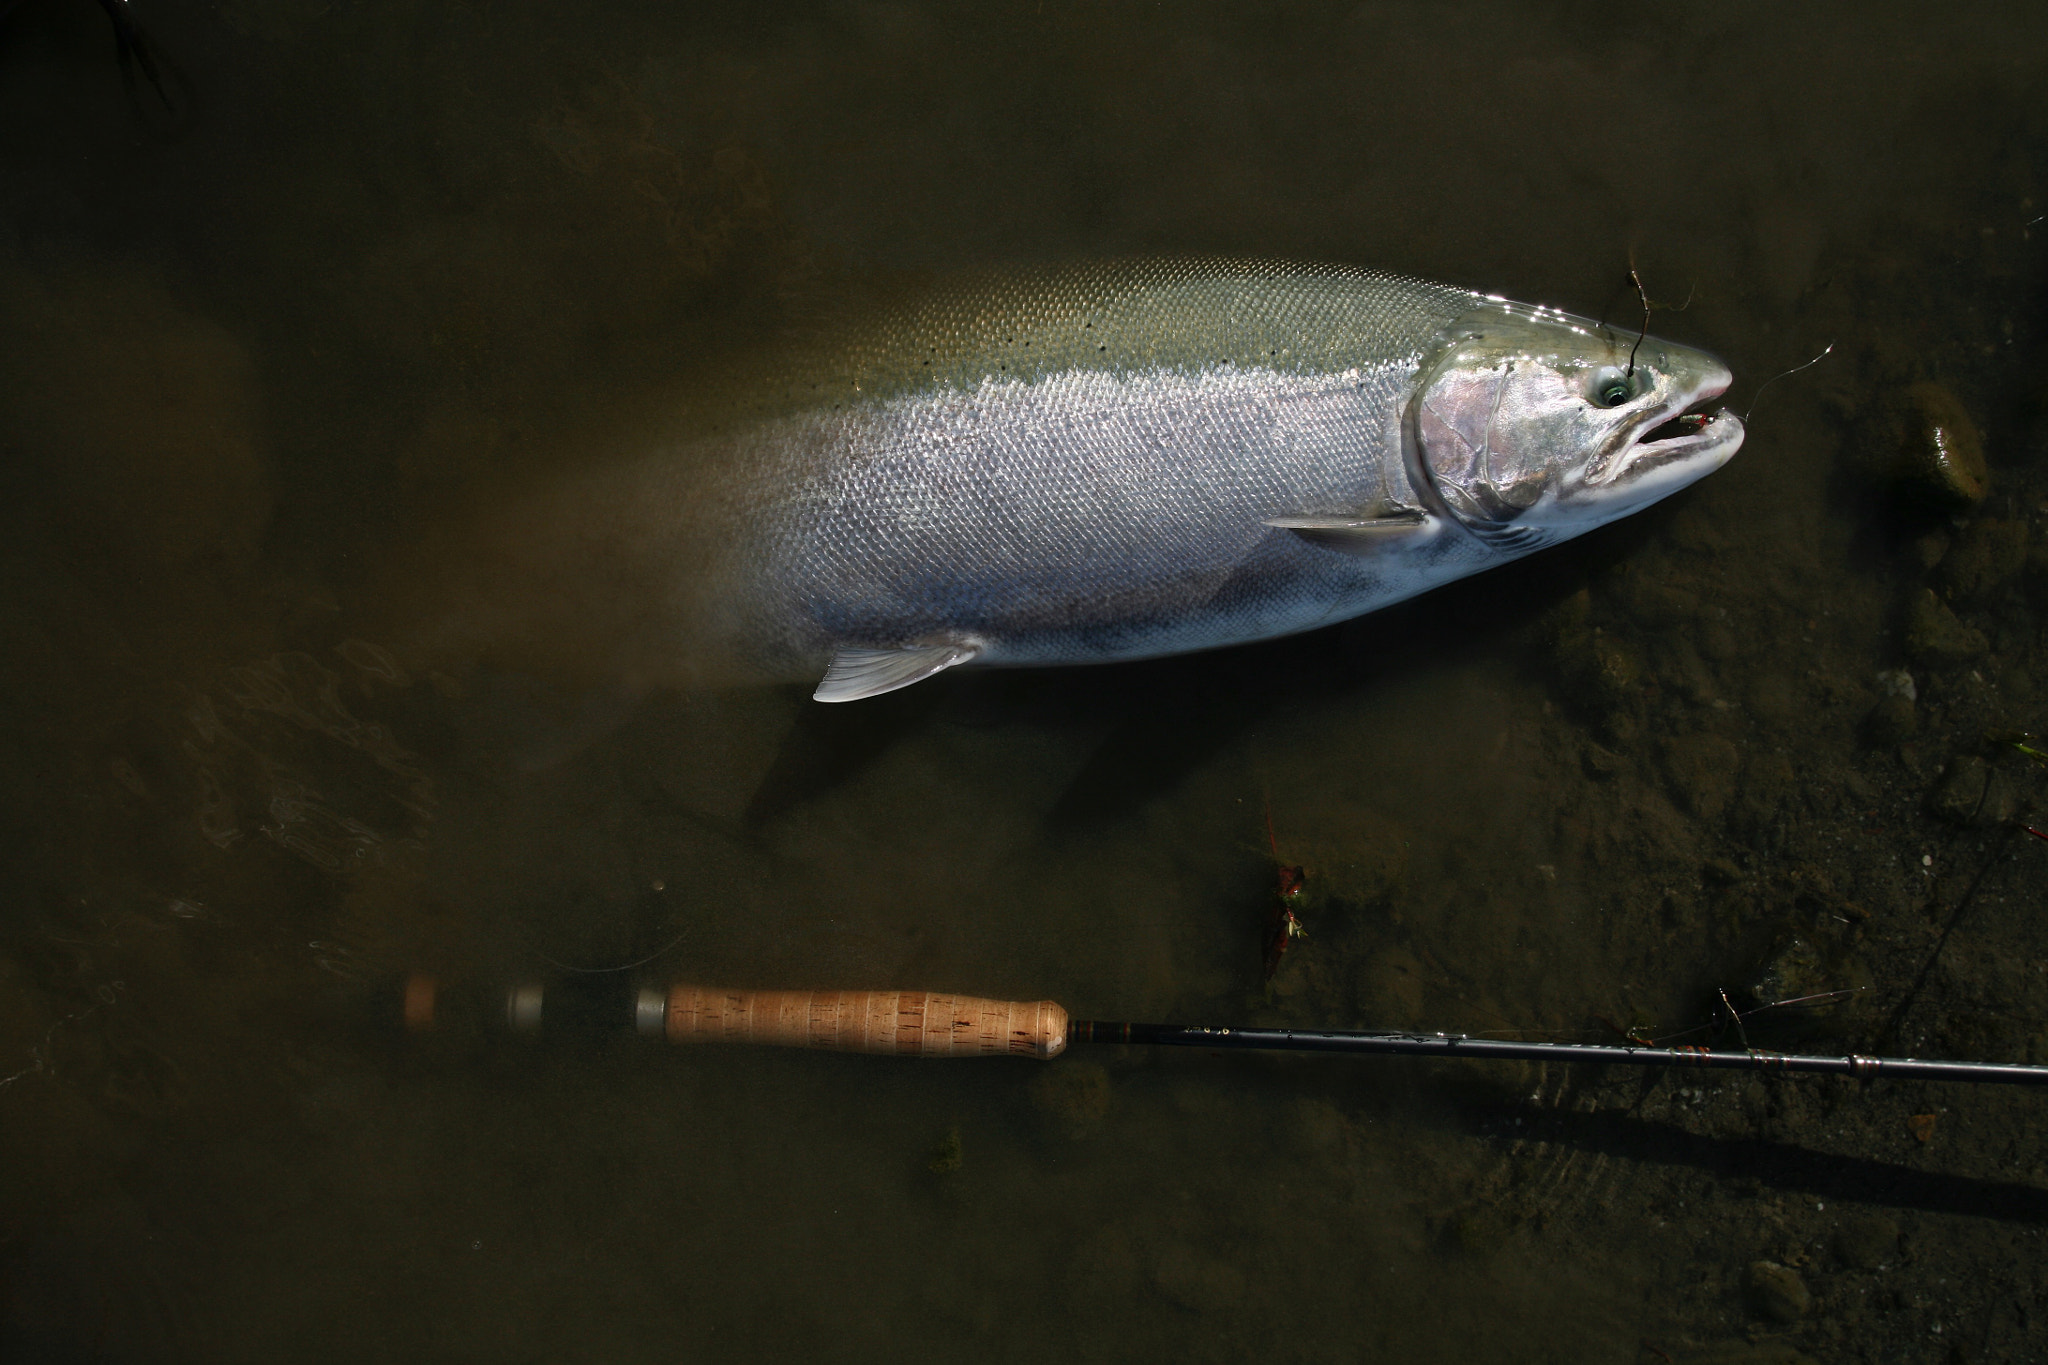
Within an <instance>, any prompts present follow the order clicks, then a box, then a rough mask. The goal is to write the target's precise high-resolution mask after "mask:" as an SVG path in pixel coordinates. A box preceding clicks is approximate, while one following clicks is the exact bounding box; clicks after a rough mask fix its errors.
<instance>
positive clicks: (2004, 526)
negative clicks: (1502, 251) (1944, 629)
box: [1935, 517, 2027, 602]
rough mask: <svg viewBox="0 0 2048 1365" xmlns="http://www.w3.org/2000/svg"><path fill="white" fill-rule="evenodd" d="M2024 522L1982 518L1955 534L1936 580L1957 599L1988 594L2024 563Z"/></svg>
mask: <svg viewBox="0 0 2048 1365" xmlns="http://www.w3.org/2000/svg"><path fill="white" fill-rule="evenodd" d="M2026 562H2027V524H2026V523H2025V522H2024V521H2007V520H2004V519H2003V518H1999V517H1985V518H1983V519H1982V520H1981V521H1977V522H1975V523H1973V524H1972V525H1971V526H1970V528H1969V529H1968V530H1966V531H1964V532H1963V533H1962V534H1961V535H1959V536H1957V537H1956V539H1955V543H1954V544H1953V545H1951V546H1949V548H1948V553H1947V554H1945V555H1943V556H1942V557H1941V565H1940V567H1939V568H1938V569H1936V571H1935V579H1936V581H1937V582H1938V583H1940V585H1941V586H1942V588H1943V589H1945V590H1946V591H1947V592H1948V594H1949V596H1950V598H1951V599H1952V600H1954V601H1957V602H1978V601H1982V600H1983V599H1985V598H1987V597H1989V596H1991V595H1992V594H1993V593H1995V592H1997V591H1998V589H2000V588H2002V587H2004V586H2005V585H2006V584H2007V583H2008V582H2010V581H2011V580H2012V578H2013V577H2014V575H2016V574H2018V573H2019V571H2020V570H2021V569H2022V568H2024V567H2025V566H2026Z"/></svg>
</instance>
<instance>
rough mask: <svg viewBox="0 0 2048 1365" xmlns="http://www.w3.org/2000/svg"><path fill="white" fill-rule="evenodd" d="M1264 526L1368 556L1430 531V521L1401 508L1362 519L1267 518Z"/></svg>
mask: <svg viewBox="0 0 2048 1365" xmlns="http://www.w3.org/2000/svg"><path fill="white" fill-rule="evenodd" d="M1265 524H1266V525H1268V526H1271V527H1274V528H1276V529H1278V530H1282V531H1292V532H1294V534H1296V535H1298V536H1300V537H1301V538H1302V539H1303V540H1305V541H1308V542H1309V543H1310V544H1311V545H1318V546H1321V547H1322V548H1323V549H1326V550H1338V551H1341V552H1343V553H1344V554H1353V555H1368V554H1372V553H1373V552H1375V551H1377V550H1379V549H1382V548H1384V547H1385V546H1387V545H1390V544H1392V543H1394V542H1395V541H1397V540H1400V539H1403V538H1404V537H1407V536H1412V535H1415V534H1417V533H1418V532H1421V531H1425V530H1427V529H1429V526H1430V518H1429V515H1428V514H1427V513H1425V512H1422V511H1419V510H1417V509H1415V508H1412V507H1402V508H1395V509H1390V510H1387V511H1383V512H1376V513H1369V514H1366V515H1362V516H1328V517H1325V516H1316V517H1267V518H1266V519H1265Z"/></svg>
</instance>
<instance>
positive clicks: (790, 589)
mask: <svg viewBox="0 0 2048 1365" xmlns="http://www.w3.org/2000/svg"><path fill="white" fill-rule="evenodd" d="M1635 342H1636V337H1635V335H1634V334H1633V332H1616V331H1614V330H1612V329H1609V328H1605V327H1602V326H1599V325H1596V324H1594V323H1592V322H1589V321H1587V320H1585V319H1583V318H1577V317H1572V316H1570V315H1567V314H1564V313H1560V312H1557V311H1555V310H1552V309H1547V308H1540V307H1530V306H1527V305H1523V304H1518V303H1512V302H1509V301H1507V300H1504V299H1500V298H1497V297H1494V296H1490V295H1480V294H1475V293H1471V292H1469V291H1466V290H1461V289H1452V288H1447V287H1444V286H1441V285H1434V284H1427V283H1423V282H1421V281H1417V280H1410V279H1404V278H1400V277H1397V276H1392V275H1384V274H1379V273H1375V272H1371V271H1364V270H1354V269H1345V268H1341V267H1325V266H1303V265H1292V264H1282V263H1270V262H1259V261H1235V260H1162V261H1140V262H1129V263H1117V264H1105V265H1099V266H1086V267H1075V268H1068V269H1064V270H1056V271H1048V272H1043V273H1038V274H1018V275H1006V276H998V277H994V278H989V279H985V280H982V281H979V282H975V283H968V284H961V285H956V286H954V287H952V288H950V289H947V290H941V291H939V292H936V293H934V294H932V295H931V296H929V297H927V298H925V299H923V300H922V301H920V302H918V303H916V304H914V305H911V306H909V307H906V308H903V309H901V310H899V311H897V312H895V313H893V314H890V315H888V316H886V317H884V318H882V319H881V320H879V321H877V322H874V323H871V324H869V325H868V326H867V327H866V328H864V329H861V330H860V331H858V332H857V333H856V334H855V335H854V336H853V338H852V339H851V340H850V341H845V342H842V343H841V346H840V349H839V350H838V352H837V355H836V356H835V357H833V361H828V362H827V363H826V364H825V365H824V366H821V367H819V368H818V369H815V370H813V371H812V375H811V382H810V383H809V385H808V388H807V391H805V392H803V393H802V394H801V395H800V399H801V401H795V402H792V403H791V404H790V408H789V410H787V411H784V412H781V413H778V414H776V415H773V416H770V417H767V418H765V419H764V420H759V421H758V422H756V423H755V424H754V425H752V426H751V427H750V428H749V429H747V430H745V431H744V432H743V433H741V434H738V435H737V436H734V437H731V438H728V439H730V440H732V441H733V442H734V444H735V445H736V447H737V449H736V450H735V451H734V452H732V453H733V454H734V455H736V456H737V461H736V464H737V467H743V468H747V469H749V470H751V471H754V473H755V475H756V477H755V478H753V479H752V480H750V481H749V485H750V486H749V488H748V490H747V492H746V494H745V495H744V496H745V501H746V503H747V506H746V507H745V509H744V511H745V515H744V516H743V518H742V521H743V522H744V524H745V525H746V526H747V527H748V528H749V529H748V531H747V532H746V533H745V534H744V535H743V536H742V537H741V538H740V540H739V541H738V542H737V544H736V546H735V552H734V553H733V555H732V557H731V560H730V562H729V563H728V565H727V566H726V571H725V575H724V577H723V581H722V590H723V593H724V594H725V596H724V601H725V602H726V603H727V604H728V610H729V611H730V613H731V617H730V620H731V625H732V627H733V628H734V629H735V630H736V631H737V635H738V639H739V641H740V643H741V647H742V648H744V649H746V650H747V651H749V652H751V654H752V655H753V657H754V659H755V661H756V663H757V664H758V666H759V667H760V668H761V669H762V670H764V671H765V672H768V673H771V674H774V675H776V676H782V677H787V678H792V679H794V678H804V677H808V678H816V677H818V676H819V675H820V674H821V673H822V675H823V680H822V682H820V683H819V684H818V687H817V691H816V693H815V695H816V697H817V699H818V700H820V701H833V702H838V701H852V700H856V699H858V698H862V697H871V696H874V695H877V694H879V693H883V692H888V691H891V690H893V689H895V688H899V687H904V686H907V685H909V684H911V683H914V682H917V681H919V680H920V679H923V678H928V677H930V676H932V675H933V674H935V673H938V672H940V671H942V670H944V669H947V668H953V667H959V666H962V665H966V664H977V665H1044V664H1080V663H1097V662H1106V661H1111V660H1124V659H1140V658H1147V657H1153V656H1158V655H1166V654H1176V653H1182V652H1185V651H1190V650H1199V649H1209V648H1213V647H1216V646H1219V645H1228V644H1235V643H1239V642H1243V641H1250V640H1259V639H1265V638H1268V637H1272V636H1278V635H1286V634H1290V633H1293V632H1297V631H1304V630H1310V629H1313V628H1315V627H1317V626H1321V625H1325V624H1328V623H1331V622H1335V621H1342V620H1345V619H1347V618H1349V617H1353V616H1357V615H1359V614H1361V613H1364V612H1368V611H1372V610H1374V609H1376V608H1379V607H1383V606H1386V605H1388V604H1389V603H1393V602H1398V601H1400V600H1402V599H1404V598H1407V597H1412V596H1414V595H1415V594H1417V593H1420V592H1424V591H1426V590H1428V589H1430V588H1433V587H1436V586H1438V585H1440V584H1443V583H1446V582H1449V581H1451V580H1453V579H1457V578H1462V577H1464V576H1466V575H1468V574H1473V573H1477V572H1479V571H1481V570H1484V569H1487V568H1491V567H1493V566H1495V565H1498V564H1502V563H1506V562H1508V561H1510V560H1513V559H1515V558H1518V557H1519V556H1522V555H1525V554H1527V553H1529V552H1530V551H1532V550H1535V549H1538V548H1540V547H1542V546H1544V545H1548V544H1552V543H1555V542H1556V541H1559V540H1562V539H1565V538H1567V537H1570V536H1574V535H1578V534H1580V533H1581V532H1583V531H1586V530H1589V529H1591V528H1593V527H1595V526H1598V525H1600V524H1602V523H1604V522H1608V521H1612V520H1614V519H1616V518H1618V517H1622V516H1626V515H1628V514H1629V513H1631V512H1634V511H1637V510H1638V509H1640V508H1642V507H1644V506H1647V505H1648V504H1649V503H1652V502H1654V501H1656V500H1657V499H1659V498H1662V497H1664V496H1666V495H1667V494H1670V493H1672V492H1675V491H1677V490H1678V489H1680V488H1682V487H1684V486H1685V485H1687V484H1689V483H1691V482H1692V481H1694V480H1695V479H1698V478H1699V477H1701V476H1702V475H1704V474H1706V473H1708V472H1710V471H1712V470H1713V469H1715V468H1718V467H1719V466H1720V465H1721V464H1722V463H1724V462H1725V461H1726V460H1727V459H1728V458H1729V457H1730V456H1732V455H1733V454H1734V453H1735V451H1736V449H1737V447H1739V446H1740V445H1741V443H1742V437H1743V429H1742V424H1741V422H1740V420H1739V419H1738V418H1736V417H1735V416H1734V415H1733V414H1731V413H1728V412H1726V411H1723V412H1721V413H1719V414H1717V415H1714V416H1711V417H1709V416H1707V415H1706V414H1705V413H1693V412H1691V411H1690V410H1691V409H1693V408H1694V407H1696V406H1697V405H1700V404H1702V403H1704V402H1706V401H1708V400H1711V399H1713V398H1715V397H1717V396H1719V395H1720V394H1721V393H1723V392H1724V391H1725V390H1726V389H1727V387H1728V383H1729V374H1728V371H1727V370H1726V369H1725V368H1724V367H1723V366H1722V365H1721V364H1720V362H1718V361H1717V360H1715V359H1714V358H1713V357H1711V356H1708V355H1705V354H1703V353H1701V352H1698V351H1694V350H1689V349H1687V348H1685V347H1682V346H1676V345H1672V344H1670V343H1667V342H1663V341H1660V340H1657V339H1655V338H1650V339H1646V340H1644V341H1643V342H1642V343H1641V344H1640V346H1634V345H1633V344H1634V343H1635ZM1632 347H1633V349H1632ZM1631 357H1633V358H1631ZM833 362H836V369H835V364H834V363H833ZM798 396H799V395H793V397H798Z"/></svg>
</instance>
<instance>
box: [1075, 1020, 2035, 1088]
mask: <svg viewBox="0 0 2048 1365" xmlns="http://www.w3.org/2000/svg"><path fill="white" fill-rule="evenodd" d="M1067 1040H1068V1042H1069V1043H1142V1044H1151V1045H1154V1046H1162V1047H1206V1048H1243V1049H1253V1050H1265V1051H1273V1052H1351V1053H1379V1054H1387V1055H1396V1056H1411V1057H1413V1056H1422V1057H1474V1058H1483V1059H1486V1060H1490V1061H1529V1062H1597V1063H1603V1064H1607V1065H1615V1066H1670V1067H1693V1068H1699V1069H1704V1070H1710V1071H1711V1070H1718V1071H1804V1072H1817V1073H1819V1074H1821V1075H1829V1076H1854V1077H1856V1078H1857V1079H1858V1080H1875V1079H1877V1078H1879V1077H1884V1078H1886V1079H1890V1080H1914V1081H1966V1082H1973V1083H1978V1084H1982V1083H1986V1082H1989V1083H1995V1084H2004V1085H2048V1066H2023V1065H2019V1064H2012V1063H2002V1062H1930V1061H1922V1060H1921V1059H1919V1058H1917V1057H1863V1056H1856V1055H1853V1054H1852V1055H1850V1056H1846V1057H1817V1056H1802V1055H1800V1054H1798V1053H1788V1052H1765V1051H1761V1050H1756V1049H1751V1050H1749V1051H1746V1052H1716V1051H1714V1050H1712V1049H1709V1048H1701V1047H1647V1046H1640V1045H1633V1046H1631V1045H1612V1044H1601V1043H1525V1042H1513V1041H1509V1040H1506V1039H1500V1038H1473V1037H1471V1036H1469V1035H1467V1034H1463V1033H1401V1032H1394V1031H1388V1030H1380V1029H1359V1030H1347V1029H1278V1028H1197V1027H1190V1026H1187V1025H1183V1024H1123V1023H1110V1022H1106V1021H1102V1020H1094V1019H1076V1020H1074V1021H1073V1022H1072V1023H1071V1024H1069V1025H1068V1029H1067Z"/></svg>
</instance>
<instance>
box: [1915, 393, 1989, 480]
mask: <svg viewBox="0 0 2048 1365" xmlns="http://www.w3.org/2000/svg"><path fill="white" fill-rule="evenodd" d="M1906 403H1907V412H1906V439H1905V444H1904V446H1903V447H1902V448H1901V449H1900V451H1899V477H1900V482H1901V483H1902V484H1903V485H1905V487H1906V490H1907V491H1908V492H1909V493H1913V494H1918V495H1920V496H1921V497H1924V498H1925V499H1927V500H1928V501H1929V502H1931V503H1933V504H1935V505H1936V506H1945V507H1975V506H1976V505H1977V504H1978V503H1980V502H1982V501H1984V495H1985V494H1986V493H1988V492H1990V491H1991V472H1990V470H1989V469H1987V468H1986V467H1985V464H1984V444H1983V442H1982V441H1981V440H1980V439H1979V438H1978V436H1977V424H1976V423H1975V422H1973V421H1971V420H1970V414H1969V412H1968V411H1967V410H1966V409H1965V408H1964V407H1963V405H1962V403H1961V401H1960V400H1958V399H1957V398H1956V396H1955V395H1954V394H1952V393H1950V392H1949V391H1948V390H1947V389H1946V388H1945V387H1943V386H1942V385H1940V384H1934V383H1927V382H1922V383H1919V384H1915V385H1913V386H1912V387H1910V388H1908V389H1907V390H1906Z"/></svg>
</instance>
